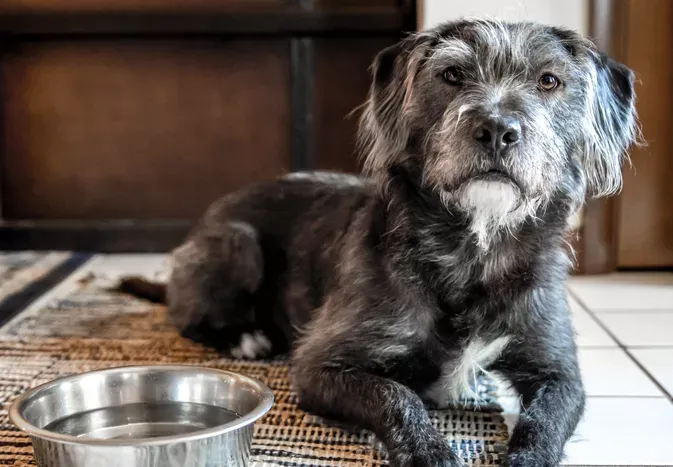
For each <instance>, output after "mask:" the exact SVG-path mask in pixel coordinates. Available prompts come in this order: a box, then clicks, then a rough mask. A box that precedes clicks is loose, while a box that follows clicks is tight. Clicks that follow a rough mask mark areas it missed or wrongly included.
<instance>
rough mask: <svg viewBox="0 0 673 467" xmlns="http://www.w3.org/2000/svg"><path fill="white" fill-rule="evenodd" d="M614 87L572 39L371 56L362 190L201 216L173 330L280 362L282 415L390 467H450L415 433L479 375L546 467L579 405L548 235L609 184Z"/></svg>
mask: <svg viewBox="0 0 673 467" xmlns="http://www.w3.org/2000/svg"><path fill="white" fill-rule="evenodd" d="M634 100H635V96H634V74H633V72H632V71H631V70H629V69H628V68H627V67H626V66H624V65H622V64H620V63H617V62H616V61H613V60H612V59H610V58H608V57H607V56H606V55H604V54H603V53H601V52H599V51H598V50H597V49H596V47H595V46H594V45H593V44H592V43H591V42H590V41H589V40H588V39H586V38H584V37H582V36H581V35H579V34H577V33H575V32H573V31H570V30H566V29H563V28H558V27H550V26H544V25H540V24H535V23H504V22H498V21H491V20H460V21H455V22H450V23H447V24H443V25H441V26H439V27H437V28H435V29H432V30H428V31H425V32H420V33H416V34H413V35H410V36H408V37H406V38H404V39H403V40H401V41H400V42H399V43H397V44H396V45H393V46H391V47H389V48H387V49H384V50H383V51H381V52H380V53H379V54H378V55H377V56H376V58H375V61H374V63H373V66H372V84H371V88H370V92H369V96H368V99H367V101H366V103H365V105H364V107H363V111H362V118H361V122H360V131H359V139H360V142H361V146H362V153H363V157H364V174H365V177H359V176H355V175H346V174H338V173H329V172H304V173H293V174H289V175H287V176H284V177H282V178H280V179H278V180H275V181H271V182H263V183H259V184H257V185H254V186H252V187H249V188H247V189H244V190H241V191H238V192H236V193H233V194H229V195H227V196H225V197H223V198H222V199H220V200H219V201H217V202H215V203H214V204H213V205H212V206H211V207H210V208H209V209H208V210H207V212H206V213H205V215H204V216H203V218H202V219H201V220H200V221H199V222H198V224H197V225H196V227H195V228H194V229H193V231H192V232H191V234H190V235H189V237H188V238H187V240H186V241H185V242H184V243H183V244H182V245H181V246H180V247H178V248H177V249H176V250H175V251H174V252H173V254H172V260H173V263H174V264H173V271H172V275H171V277H170V280H169V281H168V283H167V284H166V285H164V284H152V283H149V282H145V281H142V280H139V279H137V278H136V279H134V278H130V279H129V280H127V281H125V282H124V283H122V286H121V289H122V290H125V291H127V292H129V293H133V294H135V295H139V296H144V297H146V298H149V299H153V300H155V301H160V302H163V301H164V300H165V301H167V304H168V314H169V318H170V320H171V322H172V323H173V324H175V325H176V326H178V327H179V328H180V329H181V330H182V332H183V334H184V335H185V336H187V337H190V338H192V339H194V340H196V341H199V342H203V343H205V344H207V345H211V346H214V347H217V348H219V349H221V350H223V351H227V352H230V353H231V354H232V355H234V356H237V357H244V358H263V357H269V356H271V355H274V354H276V353H281V352H286V351H288V350H290V351H291V355H292V357H291V358H292V365H291V368H292V370H291V377H292V384H293V386H294V388H295V390H296V391H297V393H298V396H299V401H300V407H301V408H303V409H305V410H307V411H309V412H312V413H314V414H316V415H318V416H322V417H324V418H326V419H330V420H334V421H337V422H344V423H347V424H349V425H351V426H357V427H360V428H366V429H369V430H371V431H373V432H374V433H375V434H376V436H377V437H378V438H379V439H380V440H381V441H382V442H383V444H384V445H385V447H386V449H387V452H388V455H389V459H390V462H391V465H394V466H398V467H412V466H414V467H421V466H423V467H426V466H433V467H439V466H442V467H458V466H462V465H464V464H463V462H462V461H461V460H460V459H459V458H458V456H457V455H456V454H455V453H454V452H453V451H452V450H451V448H450V447H449V444H448V443H447V441H446V440H445V439H444V438H443V437H442V436H441V435H440V434H439V433H438V432H437V431H436V430H435V428H434V427H433V426H432V424H431V422H430V418H429V415H428V409H427V407H428V406H432V407H438V408H442V407H446V406H447V405H448V404H450V403H451V402H452V401H456V400H460V399H461V398H463V397H465V394H469V392H470V391H471V388H472V387H474V377H475V374H477V373H480V372H482V371H485V372H492V373H494V374H497V375H500V376H501V377H502V378H504V379H505V380H507V381H508V382H509V383H510V384H511V386H512V387H513V388H514V389H515V390H516V391H517V392H518V394H519V395H520V397H521V401H522V406H523V410H522V413H521V415H520V417H519V419H518V422H517V424H516V426H515V428H514V430H513V433H512V436H511V439H510V442H509V451H508V465H510V466H512V467H523V466H530V467H533V466H534V467H541V466H556V465H558V464H559V462H560V461H561V459H562V456H563V449H564V445H565V443H566V441H567V440H568V438H569V437H570V436H571V434H572V433H573V431H574V430H575V428H576V425H577V423H578V421H579V420H580V418H581V416H582V413H583V409H584V404H585V394H584V390H583V385H582V380H581V377H580V370H579V368H578V363H577V355H576V354H577V352H576V345H575V342H574V336H573V328H572V325H571V319H570V315H569V311H568V304H567V301H566V295H565V290H564V281H565V280H566V278H567V275H568V274H569V271H570V270H571V268H572V262H571V260H570V259H569V252H568V248H567V237H568V234H569V230H570V228H569V219H570V218H571V217H572V216H573V215H574V214H575V213H576V212H577V211H578V209H580V208H581V207H582V205H583V203H584V202H585V200H586V199H589V198H591V197H600V196H607V195H610V194H613V193H615V192H617V191H618V190H619V189H620V186H621V170H622V162H623V160H625V158H626V152H627V150H628V148H629V147H630V146H631V145H632V144H634V143H636V142H637V140H638V122H637V115H636V111H635V107H634Z"/></svg>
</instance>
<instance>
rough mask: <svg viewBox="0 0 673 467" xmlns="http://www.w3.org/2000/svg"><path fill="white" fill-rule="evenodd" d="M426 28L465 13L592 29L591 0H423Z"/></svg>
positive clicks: (424, 25)
mask: <svg viewBox="0 0 673 467" xmlns="http://www.w3.org/2000/svg"><path fill="white" fill-rule="evenodd" d="M422 1H423V6H422V18H423V23H422V27H423V28H425V29H427V28H431V27H433V26H435V25H437V24H438V23H441V22H442V21H447V20H451V19H456V18H460V17H464V16H473V17H474V16H480V17H483V16H489V17H495V18H499V19H502V20H506V21H517V20H528V21H538V22H542V23H547V24H552V25H558V26H565V27H568V28H571V29H575V30H577V31H579V32H582V33H584V34H586V33H587V31H588V16H589V15H588V11H589V8H588V2H589V0H562V1H559V0H422Z"/></svg>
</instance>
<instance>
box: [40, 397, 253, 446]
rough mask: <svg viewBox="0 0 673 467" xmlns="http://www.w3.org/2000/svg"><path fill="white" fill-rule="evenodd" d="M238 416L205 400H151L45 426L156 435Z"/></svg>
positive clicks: (102, 435) (79, 432)
mask: <svg viewBox="0 0 673 467" xmlns="http://www.w3.org/2000/svg"><path fill="white" fill-rule="evenodd" d="M237 418H240V415H238V414H236V413H234V412H231V411H229V410H226V409H223V408H221V407H215V406H211V405H206V404H197V403H193V402H151V403H134V404H126V405H121V406H117V407H105V408H102V409H96V410H90V411H88V412H81V413H76V414H73V415H70V416H68V417H65V418H62V419H60V420H56V421H54V422H52V423H50V424H49V425H47V426H46V427H45V429H46V430H49V431H53V432H56V433H62V434H66V435H71V436H76V437H78V438H94V439H138V438H156V437H159V436H172V435H184V434H187V433H192V432H195V431H199V430H203V429H207V428H214V427H216V426H220V425H224V424H225V423H229V422H232V421H234V420H236V419H237Z"/></svg>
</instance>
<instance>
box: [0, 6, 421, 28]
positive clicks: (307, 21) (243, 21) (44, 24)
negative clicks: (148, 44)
mask: <svg viewBox="0 0 673 467" xmlns="http://www.w3.org/2000/svg"><path fill="white" fill-rule="evenodd" d="M413 8H414V5H413V2H412V1H411V0H405V1H403V2H398V1H396V0H376V1H368V2H361V1H354V0H347V1H343V0H337V1H317V2H312V3H307V2H303V1H299V0H114V1H110V0H3V1H1V2H0V33H1V32H10V33H12V34H134V35H148V34H150V35H151V34H171V33H179V34H205V33H232V34H242V33H246V34H250V33H261V34H279V33H281V34H288V33H295V34H299V33H303V34H309V33H313V32H347V31H367V32H368V33H370V32H372V31H399V30H410V29H413V28H414V27H415V25H414V24H413V19H414V14H413Z"/></svg>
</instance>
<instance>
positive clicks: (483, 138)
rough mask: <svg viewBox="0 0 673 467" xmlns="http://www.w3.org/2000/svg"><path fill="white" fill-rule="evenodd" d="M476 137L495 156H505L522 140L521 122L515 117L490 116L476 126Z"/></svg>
mask: <svg viewBox="0 0 673 467" xmlns="http://www.w3.org/2000/svg"><path fill="white" fill-rule="evenodd" d="M474 139H475V140H476V141H477V142H478V143H479V144H480V145H481V146H482V147H483V148H484V149H486V150H487V151H488V152H489V154H491V155H493V156H494V157H500V156H504V155H505V154H506V153H507V152H508V151H509V150H510V149H511V148H512V147H513V146H515V145H516V144H517V143H518V142H519V141H520V140H521V123H520V122H519V121H518V120H517V119H515V118H513V117H488V118H486V119H485V120H482V121H481V122H479V123H478V124H477V126H476V127H475V129H474Z"/></svg>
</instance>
